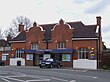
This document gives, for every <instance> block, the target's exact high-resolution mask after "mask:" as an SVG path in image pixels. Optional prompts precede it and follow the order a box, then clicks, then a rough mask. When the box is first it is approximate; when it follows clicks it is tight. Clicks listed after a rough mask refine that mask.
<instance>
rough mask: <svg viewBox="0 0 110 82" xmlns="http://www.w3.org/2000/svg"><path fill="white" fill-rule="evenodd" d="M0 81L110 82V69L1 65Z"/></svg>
mask: <svg viewBox="0 0 110 82" xmlns="http://www.w3.org/2000/svg"><path fill="white" fill-rule="evenodd" d="M0 82H110V71H104V70H81V69H80V70H78V69H72V68H68V69H67V68H66V69H64V68H60V69H57V68H52V69H47V68H44V69H41V68H39V67H34V66H30V67H29V66H0Z"/></svg>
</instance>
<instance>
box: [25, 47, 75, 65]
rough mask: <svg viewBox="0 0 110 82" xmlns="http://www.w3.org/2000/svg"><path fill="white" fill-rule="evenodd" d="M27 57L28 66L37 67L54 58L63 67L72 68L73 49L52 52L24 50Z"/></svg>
mask: <svg viewBox="0 0 110 82" xmlns="http://www.w3.org/2000/svg"><path fill="white" fill-rule="evenodd" d="M23 51H24V54H25V55H26V65H32V66H37V65H39V62H40V61H41V60H44V59H46V58H54V59H57V60H58V61H60V63H61V65H62V66H63V67H72V65H73V64H72V63H73V62H72V59H73V52H74V50H73V49H66V48H65V49H52V50H23Z"/></svg>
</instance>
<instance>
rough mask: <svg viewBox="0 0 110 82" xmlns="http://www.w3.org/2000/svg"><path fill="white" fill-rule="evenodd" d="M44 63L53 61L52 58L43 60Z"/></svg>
mask: <svg viewBox="0 0 110 82" xmlns="http://www.w3.org/2000/svg"><path fill="white" fill-rule="evenodd" d="M45 61H53V59H52V58H47V59H45Z"/></svg>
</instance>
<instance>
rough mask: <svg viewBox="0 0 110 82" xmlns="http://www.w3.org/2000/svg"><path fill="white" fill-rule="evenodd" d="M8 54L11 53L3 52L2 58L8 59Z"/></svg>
mask: <svg viewBox="0 0 110 82" xmlns="http://www.w3.org/2000/svg"><path fill="white" fill-rule="evenodd" d="M8 55H9V54H8V53H3V54H2V60H3V61H6V59H7V56H8Z"/></svg>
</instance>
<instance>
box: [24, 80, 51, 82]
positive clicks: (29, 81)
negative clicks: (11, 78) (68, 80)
mask: <svg viewBox="0 0 110 82" xmlns="http://www.w3.org/2000/svg"><path fill="white" fill-rule="evenodd" d="M50 80H51V79H38V80H26V81H25V82H31V81H32V82H34V81H35V82H36V81H43V82H44V81H50Z"/></svg>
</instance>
